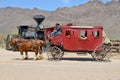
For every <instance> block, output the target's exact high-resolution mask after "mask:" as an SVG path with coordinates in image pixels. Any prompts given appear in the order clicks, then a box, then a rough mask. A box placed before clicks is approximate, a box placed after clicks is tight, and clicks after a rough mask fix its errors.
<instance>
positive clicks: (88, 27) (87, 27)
mask: <svg viewBox="0 0 120 80" xmlns="http://www.w3.org/2000/svg"><path fill="white" fill-rule="evenodd" d="M71 28H94V26H71Z"/></svg>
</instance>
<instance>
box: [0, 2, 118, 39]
mask: <svg viewBox="0 0 120 80" xmlns="http://www.w3.org/2000/svg"><path fill="white" fill-rule="evenodd" d="M36 14H42V15H44V16H45V17H46V19H45V21H44V22H43V24H44V26H45V27H50V26H53V25H54V24H55V23H57V22H58V23H61V24H67V23H73V24H75V25H86V26H93V25H102V26H103V28H104V30H105V32H106V33H107V35H108V36H109V38H110V39H120V33H119V32H120V29H119V28H120V0H112V1H111V2H107V3H103V2H102V1H101V0H90V1H88V2H87V3H85V4H81V5H78V6H73V7H70V8H68V7H63V8H58V9H56V10H55V11H44V10H39V9H37V8H34V9H21V8H15V7H6V8H0V33H3V34H6V33H10V32H15V31H16V30H17V28H16V27H17V26H19V25H37V24H36V22H35V21H34V20H33V16H34V15H36Z"/></svg>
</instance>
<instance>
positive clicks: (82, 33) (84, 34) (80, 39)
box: [77, 29, 89, 51]
mask: <svg viewBox="0 0 120 80" xmlns="http://www.w3.org/2000/svg"><path fill="white" fill-rule="evenodd" d="M77 34H78V35H77V49H78V50H80V51H87V47H88V41H89V38H88V31H87V30H86V29H80V30H78V32H77Z"/></svg>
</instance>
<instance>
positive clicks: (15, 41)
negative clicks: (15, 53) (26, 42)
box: [10, 38, 22, 46]
mask: <svg viewBox="0 0 120 80" xmlns="http://www.w3.org/2000/svg"><path fill="white" fill-rule="evenodd" d="M21 40H22V39H21V38H11V43H10V45H11V46H15V45H17V43H18V42H20V41H21Z"/></svg>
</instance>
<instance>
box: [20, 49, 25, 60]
mask: <svg viewBox="0 0 120 80" xmlns="http://www.w3.org/2000/svg"><path fill="white" fill-rule="evenodd" d="M20 55H21V57H20V60H23V59H24V56H23V51H20Z"/></svg>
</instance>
